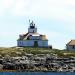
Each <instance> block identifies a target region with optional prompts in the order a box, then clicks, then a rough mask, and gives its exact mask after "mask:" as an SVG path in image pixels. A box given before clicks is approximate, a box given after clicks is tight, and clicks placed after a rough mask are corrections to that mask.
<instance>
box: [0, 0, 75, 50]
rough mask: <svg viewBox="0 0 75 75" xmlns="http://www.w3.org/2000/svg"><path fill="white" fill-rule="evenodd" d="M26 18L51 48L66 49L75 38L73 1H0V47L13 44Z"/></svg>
mask: <svg viewBox="0 0 75 75" xmlns="http://www.w3.org/2000/svg"><path fill="white" fill-rule="evenodd" d="M29 19H30V20H31V21H32V20H33V21H34V22H35V24H36V26H37V28H38V33H41V34H45V35H46V36H47V38H48V40H49V45H52V46H53V48H57V49H65V47H66V43H68V42H69V41H70V40H72V39H75V0H0V47H12V46H16V45H17V41H16V40H17V39H18V37H19V34H25V33H26V32H27V31H28V26H29Z"/></svg>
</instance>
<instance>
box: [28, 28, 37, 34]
mask: <svg viewBox="0 0 75 75" xmlns="http://www.w3.org/2000/svg"><path fill="white" fill-rule="evenodd" d="M33 31H34V32H37V28H34V29H31V28H28V32H30V33H33Z"/></svg>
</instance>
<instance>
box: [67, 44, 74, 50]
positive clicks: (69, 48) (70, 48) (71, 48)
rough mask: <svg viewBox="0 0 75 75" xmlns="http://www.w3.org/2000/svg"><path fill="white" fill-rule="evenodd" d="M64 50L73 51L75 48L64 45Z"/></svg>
mask: <svg viewBox="0 0 75 75" xmlns="http://www.w3.org/2000/svg"><path fill="white" fill-rule="evenodd" d="M66 49H67V50H75V48H73V46H70V45H66Z"/></svg>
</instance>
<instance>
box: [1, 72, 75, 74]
mask: <svg viewBox="0 0 75 75" xmlns="http://www.w3.org/2000/svg"><path fill="white" fill-rule="evenodd" d="M0 75H75V73H74V72H0Z"/></svg>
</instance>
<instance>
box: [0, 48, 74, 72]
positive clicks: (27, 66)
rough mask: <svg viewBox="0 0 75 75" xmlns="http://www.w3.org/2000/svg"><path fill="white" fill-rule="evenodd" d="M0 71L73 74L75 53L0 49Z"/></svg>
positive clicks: (39, 49)
mask: <svg viewBox="0 0 75 75" xmlns="http://www.w3.org/2000/svg"><path fill="white" fill-rule="evenodd" d="M0 71H33V72H34V71H45V72H46V71H56V72H67V71H69V72H75V51H67V50H58V49H50V48H23V47H11V48H0Z"/></svg>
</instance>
